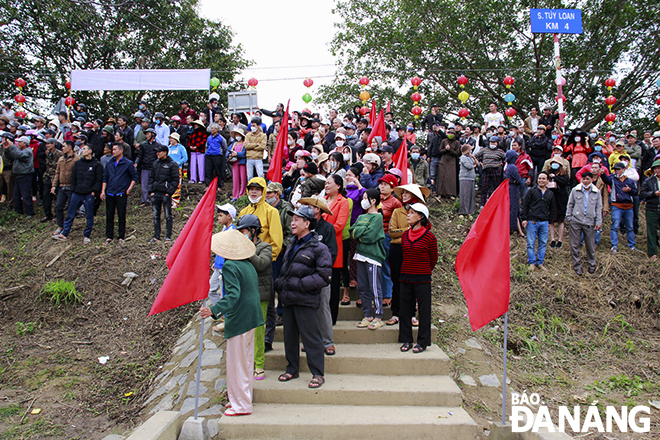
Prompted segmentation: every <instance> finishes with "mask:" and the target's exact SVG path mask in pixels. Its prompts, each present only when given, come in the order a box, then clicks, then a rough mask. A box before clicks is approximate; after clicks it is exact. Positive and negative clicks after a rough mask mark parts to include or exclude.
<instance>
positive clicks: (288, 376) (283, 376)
mask: <svg viewBox="0 0 660 440" xmlns="http://www.w3.org/2000/svg"><path fill="white" fill-rule="evenodd" d="M299 377H300V374H298V373H296V374H289V373H283V374H280V377H278V378H277V380H279V381H280V382H288V381H290V380H293V379H298V378H299Z"/></svg>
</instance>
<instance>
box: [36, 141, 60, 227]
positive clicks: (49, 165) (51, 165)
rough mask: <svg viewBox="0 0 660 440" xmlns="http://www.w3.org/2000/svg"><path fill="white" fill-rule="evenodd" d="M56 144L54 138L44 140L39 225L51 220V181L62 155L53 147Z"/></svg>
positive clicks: (52, 197)
mask: <svg viewBox="0 0 660 440" xmlns="http://www.w3.org/2000/svg"><path fill="white" fill-rule="evenodd" d="M56 144H58V142H57V141H56V140H55V139H54V138H50V139H47V140H46V161H45V163H44V164H43V166H44V167H45V170H44V191H43V195H42V197H43V208H44V218H42V219H41V223H45V222H50V221H52V220H53V199H54V198H55V197H54V195H53V193H52V192H51V189H52V187H53V179H54V177H55V171H56V170H57V162H58V161H59V160H60V157H62V155H63V154H64V153H62V152H61V151H60V150H58V149H57V148H56V147H55V146H56Z"/></svg>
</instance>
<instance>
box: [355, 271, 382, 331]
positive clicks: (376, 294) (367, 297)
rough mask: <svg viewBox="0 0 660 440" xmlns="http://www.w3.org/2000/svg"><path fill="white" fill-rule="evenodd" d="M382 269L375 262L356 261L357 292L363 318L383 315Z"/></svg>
mask: <svg viewBox="0 0 660 440" xmlns="http://www.w3.org/2000/svg"><path fill="white" fill-rule="evenodd" d="M382 270H383V269H382V268H381V267H380V266H376V265H375V264H369V263H365V262H364V261H357V283H358V293H359V294H360V299H361V300H362V311H363V312H364V317H365V318H378V319H380V318H382V316H383V288H382V285H381V276H382ZM372 303H373V304H372ZM374 309H375V310H374Z"/></svg>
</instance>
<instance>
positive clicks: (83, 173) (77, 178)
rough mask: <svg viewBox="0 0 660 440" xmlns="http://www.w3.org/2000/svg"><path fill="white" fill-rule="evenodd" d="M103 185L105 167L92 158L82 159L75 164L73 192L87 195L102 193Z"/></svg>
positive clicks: (72, 173) (72, 182) (72, 181)
mask: <svg viewBox="0 0 660 440" xmlns="http://www.w3.org/2000/svg"><path fill="white" fill-rule="evenodd" d="M102 185H103V165H101V163H100V162H99V161H98V160H96V158H95V157H93V156H92V158H91V159H85V158H83V157H81V158H80V160H79V161H77V162H76V163H75V164H73V170H72V171H71V191H72V192H74V193H76V194H81V195H87V194H90V193H94V194H95V195H98V194H100V193H101V186H102Z"/></svg>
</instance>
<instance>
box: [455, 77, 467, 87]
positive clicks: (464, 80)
mask: <svg viewBox="0 0 660 440" xmlns="http://www.w3.org/2000/svg"><path fill="white" fill-rule="evenodd" d="M456 82H458V85H459V86H461V88H463V87H465V84H467V83H468V79H467V76H465V75H461V76H459V77H458V79H457V80H456Z"/></svg>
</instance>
